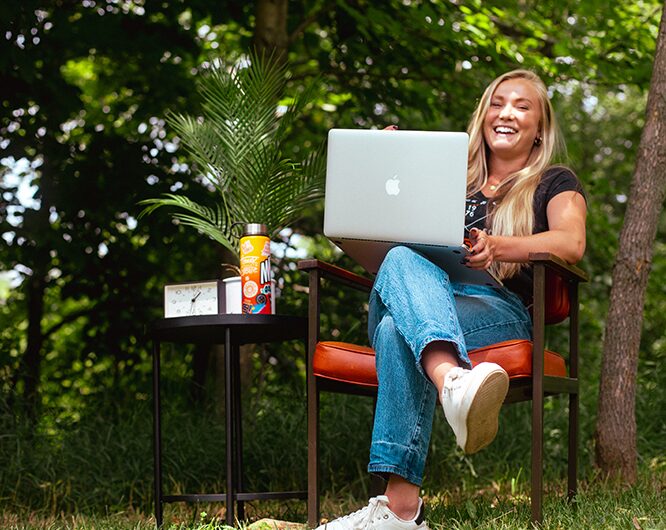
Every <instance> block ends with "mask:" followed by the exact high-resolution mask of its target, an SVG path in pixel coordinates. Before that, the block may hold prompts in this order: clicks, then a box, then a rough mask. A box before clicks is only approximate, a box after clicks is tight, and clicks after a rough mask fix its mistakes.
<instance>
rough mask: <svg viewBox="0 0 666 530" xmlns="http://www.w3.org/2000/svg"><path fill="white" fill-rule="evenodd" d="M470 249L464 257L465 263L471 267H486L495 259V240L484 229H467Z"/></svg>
mask: <svg viewBox="0 0 666 530" xmlns="http://www.w3.org/2000/svg"><path fill="white" fill-rule="evenodd" d="M469 238H470V243H471V244H472V249H471V250H470V253H469V256H468V257H467V258H466V259H465V262H466V265H467V266H468V267H470V268H472V269H487V268H488V267H490V266H491V265H492V264H493V262H494V261H495V241H494V240H493V237H492V236H491V235H490V234H488V232H486V231H485V230H479V229H478V228H472V229H471V230H470V231H469Z"/></svg>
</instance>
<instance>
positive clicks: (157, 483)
mask: <svg viewBox="0 0 666 530" xmlns="http://www.w3.org/2000/svg"><path fill="white" fill-rule="evenodd" d="M161 413H162V409H161V401H160V343H159V341H153V472H154V487H155V522H156V524H157V528H161V526H162V434H161V429H162V427H161V424H160V416H161Z"/></svg>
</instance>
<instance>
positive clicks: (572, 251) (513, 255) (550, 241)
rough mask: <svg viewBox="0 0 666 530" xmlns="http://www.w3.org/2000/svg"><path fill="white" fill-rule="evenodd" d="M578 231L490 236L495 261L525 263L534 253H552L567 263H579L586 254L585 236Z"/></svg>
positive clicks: (550, 231)
mask: <svg viewBox="0 0 666 530" xmlns="http://www.w3.org/2000/svg"><path fill="white" fill-rule="evenodd" d="M577 232H578V231H576V230H573V231H565V230H548V231H547V232H541V233H539V234H534V235H531V236H522V237H517V236H490V238H491V240H492V241H493V243H494V246H495V260H496V261H508V262H518V263H524V262H526V261H527V260H528V259H529V254H530V253H532V252H550V253H552V254H555V255H557V256H558V257H560V258H562V259H563V260H564V261H566V262H567V263H571V264H574V263H577V262H579V261H580V260H581V258H582V257H583V254H584V253H585V235H584V234H579V233H577Z"/></svg>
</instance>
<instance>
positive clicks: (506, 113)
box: [499, 105, 513, 119]
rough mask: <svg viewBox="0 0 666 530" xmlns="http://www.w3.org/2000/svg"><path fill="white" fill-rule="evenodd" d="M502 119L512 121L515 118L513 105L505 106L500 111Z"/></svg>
mask: <svg viewBox="0 0 666 530" xmlns="http://www.w3.org/2000/svg"><path fill="white" fill-rule="evenodd" d="M499 116H500V118H503V119H510V118H512V117H513V107H512V106H511V105H504V106H503V107H502V109H501V110H500V114H499Z"/></svg>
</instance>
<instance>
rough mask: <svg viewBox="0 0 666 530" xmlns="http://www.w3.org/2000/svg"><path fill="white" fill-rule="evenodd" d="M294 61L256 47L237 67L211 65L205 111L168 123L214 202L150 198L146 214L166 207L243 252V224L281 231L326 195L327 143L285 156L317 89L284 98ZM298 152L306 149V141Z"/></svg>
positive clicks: (205, 79) (203, 83)
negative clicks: (300, 156)
mask: <svg viewBox="0 0 666 530" xmlns="http://www.w3.org/2000/svg"><path fill="white" fill-rule="evenodd" d="M287 81H288V75H287V66H286V65H285V64H284V63H282V62H280V61H278V60H277V59H276V58H275V57H272V56H271V57H264V56H262V57H260V56H258V55H256V54H251V55H250V56H249V57H248V58H247V60H244V61H242V62H240V63H238V64H237V65H236V66H235V67H233V68H231V69H225V68H212V69H211V70H210V71H208V72H207V73H206V74H205V75H203V76H202V77H201V79H200V80H199V83H198V91H199V93H200V95H201V97H202V99H203V112H202V116H191V115H185V114H172V115H169V116H168V117H167V123H168V124H169V125H170V126H171V127H172V128H173V130H174V131H175V132H176V134H177V135H178V136H179V137H180V139H181V142H182V145H183V146H184V147H185V149H186V151H187V154H188V156H189V158H190V160H191V161H192V162H193V167H194V168H196V170H195V171H193V172H192V175H193V176H194V177H195V178H196V179H197V180H200V181H203V182H204V184H206V185H207V187H208V188H209V189H210V190H211V201H210V203H209V204H201V203H198V202H195V201H194V200H192V199H191V198H189V197H188V196H187V195H186V194H184V193H170V194H164V195H162V196H161V197H157V198H151V199H146V200H144V201H141V202H140V204H141V205H143V206H144V207H145V208H144V209H143V211H142V212H141V214H140V216H139V217H142V216H145V215H148V214H150V213H152V212H154V211H155V210H157V209H159V208H163V207H166V208H168V209H169V210H170V215H171V216H172V217H173V218H175V219H177V220H178V221H179V222H180V223H182V224H183V225H185V226H189V227H192V228H194V229H196V230H198V231H199V232H200V233H202V234H204V235H206V236H208V237H210V238H211V239H213V240H214V241H216V242H217V243H219V244H220V245H222V246H223V247H224V248H225V249H227V250H229V251H230V254H231V256H235V257H236V259H233V258H232V260H231V263H229V264H227V265H231V266H235V265H236V264H237V257H238V252H239V239H238V233H237V232H235V228H236V227H237V225H244V224H248V223H261V224H264V225H266V226H267V227H268V232H269V235H272V236H274V235H275V234H276V233H277V232H279V231H280V230H281V229H283V228H284V227H286V226H288V225H289V224H290V223H293V222H294V221H296V220H297V219H298V218H299V217H300V216H302V214H303V211H304V208H305V207H306V206H307V205H309V204H310V203H312V202H314V201H316V200H317V199H319V198H321V196H322V195H323V175H324V156H323V150H322V148H321V147H320V148H318V149H313V150H312V149H311V150H310V151H309V152H308V154H307V156H305V158H304V159H303V160H298V161H295V160H292V159H290V158H289V157H287V156H285V142H286V140H287V137H288V134H289V132H290V131H291V130H292V129H293V127H294V125H295V123H296V120H297V119H298V118H299V117H300V116H301V114H302V112H303V110H304V107H305V106H306V104H307V103H308V102H309V101H310V99H311V98H312V95H313V90H314V83H313V84H311V85H310V86H309V87H308V88H306V89H305V90H304V91H303V92H302V93H300V94H299V95H298V96H297V97H294V98H292V99H290V100H287V101H283V100H281V98H283V94H284V91H285V88H286V84H287ZM299 152H307V150H306V149H301V150H300V151H299Z"/></svg>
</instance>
